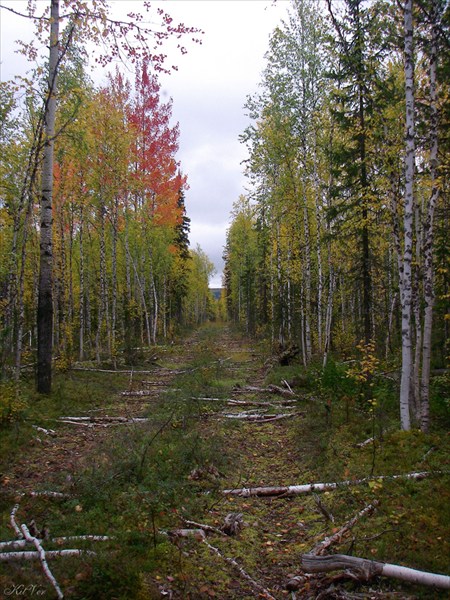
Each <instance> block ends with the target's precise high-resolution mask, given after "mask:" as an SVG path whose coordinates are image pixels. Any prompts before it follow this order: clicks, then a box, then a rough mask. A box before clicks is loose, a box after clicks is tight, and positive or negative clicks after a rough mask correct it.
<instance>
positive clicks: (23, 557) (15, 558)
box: [0, 548, 95, 562]
mask: <svg viewBox="0 0 450 600" xmlns="http://www.w3.org/2000/svg"><path fill="white" fill-rule="evenodd" d="M64 556H95V552H92V550H79V549H70V548H66V549H64V550H49V551H47V552H46V553H45V557H46V559H47V560H53V559H55V558H62V557H64ZM27 560H40V554H39V552H37V551H35V550H26V551H24V552H0V562H21V561H27Z"/></svg>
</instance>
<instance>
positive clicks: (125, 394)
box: [120, 390, 154, 397]
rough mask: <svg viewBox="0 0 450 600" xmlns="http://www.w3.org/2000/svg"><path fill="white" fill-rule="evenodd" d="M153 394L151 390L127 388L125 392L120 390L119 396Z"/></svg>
mask: <svg viewBox="0 0 450 600" xmlns="http://www.w3.org/2000/svg"><path fill="white" fill-rule="evenodd" d="M153 394H154V391H153V390H135V391H133V390H127V391H125V392H121V393H120V395H121V396H133V397H142V396H152V395H153Z"/></svg>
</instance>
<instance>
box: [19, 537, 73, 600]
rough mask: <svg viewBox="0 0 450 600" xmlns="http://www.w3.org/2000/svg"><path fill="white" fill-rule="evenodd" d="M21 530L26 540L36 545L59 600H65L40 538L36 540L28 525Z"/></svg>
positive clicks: (43, 567) (46, 574)
mask: <svg viewBox="0 0 450 600" xmlns="http://www.w3.org/2000/svg"><path fill="white" fill-rule="evenodd" d="M20 528H21V530H22V534H23V536H24V538H25V539H26V541H27V542H29V543H32V544H34V546H35V548H36V550H37V554H38V555H39V560H40V561H41V566H42V570H43V571H44V574H45V576H46V577H47V579H48V580H49V581H50V583H51V584H52V586H53V587H54V589H55V592H56V594H57V596H58V598H60V599H62V598H64V594H63V593H62V591H61V588H60V587H59V585H58V582H57V581H56V579H55V577H54V575H53V573H52V572H51V571H50V569H49V566H48V564H47V560H46V558H45V550H44V548H43V547H42V544H41V542H40V541H39V540H38V538H36V537H34V536H32V535H31V534H30V532H29V531H28V527H27V526H26V525H21V527H20Z"/></svg>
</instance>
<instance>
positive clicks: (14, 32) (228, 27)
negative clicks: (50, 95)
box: [0, 0, 289, 287]
mask: <svg viewBox="0 0 450 600" xmlns="http://www.w3.org/2000/svg"><path fill="white" fill-rule="evenodd" d="M48 1H49V0H39V5H40V4H41V2H44V3H47V2H48ZM0 4H5V5H13V6H14V8H20V7H22V6H23V4H24V3H23V2H22V0H15V1H11V0H1V1H0ZM111 4H112V5H114V10H115V11H116V10H120V11H121V12H122V10H123V11H124V12H125V13H126V12H129V11H131V10H133V11H136V12H137V10H136V8H137V6H138V5H139V4H141V3H140V2H134V1H131V0H114V1H111ZM151 4H152V7H153V9H152V10H156V7H158V6H161V7H162V8H163V9H164V10H165V11H166V12H168V13H169V14H170V15H171V16H172V17H173V18H174V21H176V22H177V23H178V22H183V23H185V24H186V25H189V26H195V27H199V28H200V29H202V30H203V31H204V32H205V33H204V35H203V36H202V39H203V43H202V45H195V44H188V43H186V46H187V49H188V53H187V54H185V55H183V56H182V55H180V54H179V53H176V54H175V51H174V54H173V55H172V51H171V54H170V58H169V59H168V61H167V62H168V64H173V63H174V62H175V63H176V64H177V65H178V68H179V70H178V72H174V73H173V74H172V75H170V76H163V77H160V81H161V84H162V92H163V95H164V98H163V99H166V98H167V97H168V96H170V97H172V99H173V116H174V120H175V121H178V122H179V124H180V132H181V138H180V151H179V153H178V159H179V160H180V162H181V167H182V170H183V172H184V173H186V174H187V176H188V181H189V185H190V188H189V190H188V191H187V194H186V207H187V213H188V216H189V217H190V219H191V233H190V240H191V246H192V247H195V246H196V244H200V246H201V247H202V249H203V250H204V251H205V252H206V253H207V254H208V256H209V257H210V259H211V260H212V261H213V262H214V264H215V265H216V269H217V273H216V275H215V276H214V277H213V279H212V280H211V282H210V285H211V286H212V287H219V286H220V285H221V271H222V266H223V265H222V259H221V257H222V253H223V247H224V244H225V232H226V229H227V227H228V225H229V216H230V210H231V208H232V204H233V202H235V201H236V200H237V199H238V197H239V195H240V194H242V193H245V185H246V181H245V178H244V177H243V174H242V171H243V167H242V165H241V162H242V160H243V159H245V157H246V152H245V147H244V146H243V145H242V144H240V143H239V140H238V136H239V135H240V134H241V133H242V132H243V130H244V128H245V127H246V125H247V124H248V119H247V118H246V116H245V110H244V108H243V106H244V103H245V100H246V96H247V95H248V94H252V93H253V92H255V91H256V90H257V85H258V83H259V82H260V80H261V72H262V70H263V68H264V54H265V52H266V50H267V48H268V40H269V35H270V33H271V32H272V31H273V29H274V28H275V27H276V26H277V24H278V23H279V22H280V20H281V18H283V17H284V16H285V14H286V10H287V8H288V5H289V3H288V1H287V0H281V1H280V0H278V1H277V2H276V3H275V2H273V1H271V0H165V1H163V2H161V1H159V2H152V3H151ZM0 13H2V14H1V21H0V33H1V40H0V41H1V79H2V80H6V79H9V78H10V77H12V76H13V75H14V74H16V73H17V72H19V71H21V72H22V73H23V64H22V65H21V64H20V60H19V58H18V57H17V56H15V55H14V54H13V53H12V52H13V50H14V47H15V45H14V40H16V39H18V38H21V39H25V38H26V37H27V36H28V39H29V37H30V36H31V35H32V29H31V28H30V27H29V25H28V23H27V22H26V21H22V20H21V19H20V18H19V17H14V16H12V15H10V14H9V13H7V11H4V10H2V11H0Z"/></svg>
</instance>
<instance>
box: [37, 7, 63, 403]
mask: <svg viewBox="0 0 450 600" xmlns="http://www.w3.org/2000/svg"><path fill="white" fill-rule="evenodd" d="M50 17H51V19H50V58H49V68H48V73H49V76H48V92H47V102H46V106H45V145H44V162H43V166H42V197H41V230H40V264H39V297H38V310H37V330H38V332H37V333H38V347H37V391H38V392H39V393H42V394H49V393H50V392H51V388H52V353H53V340H52V336H53V298H52V293H53V290H52V286H53V282H52V270H53V250H52V197H53V149H54V135H55V118H56V89H57V88H56V79H57V70H58V58H59V51H58V45H59V0H51V12H50Z"/></svg>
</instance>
